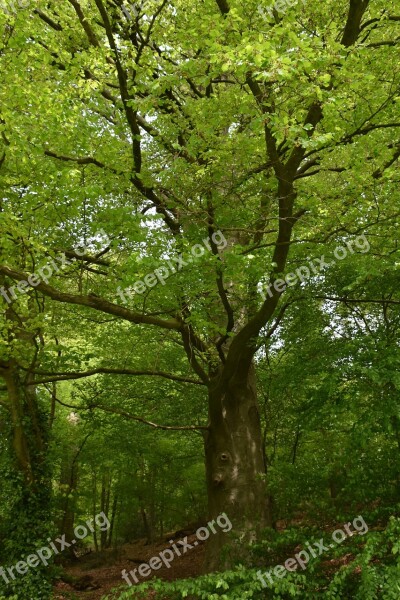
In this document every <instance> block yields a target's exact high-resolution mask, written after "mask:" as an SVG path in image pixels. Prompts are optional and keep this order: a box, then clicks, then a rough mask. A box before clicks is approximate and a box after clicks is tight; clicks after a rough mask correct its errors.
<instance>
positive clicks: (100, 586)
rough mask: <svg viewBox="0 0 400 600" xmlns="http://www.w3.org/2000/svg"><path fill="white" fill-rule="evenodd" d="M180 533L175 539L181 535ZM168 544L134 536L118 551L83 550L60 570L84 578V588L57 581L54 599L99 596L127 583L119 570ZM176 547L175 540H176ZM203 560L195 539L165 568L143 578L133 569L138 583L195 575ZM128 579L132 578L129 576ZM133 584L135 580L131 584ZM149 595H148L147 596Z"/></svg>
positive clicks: (136, 564)
mask: <svg viewBox="0 0 400 600" xmlns="http://www.w3.org/2000/svg"><path fill="white" fill-rule="evenodd" d="M183 537H184V536H182V537H181V538H178V539H183ZM194 541H196V536H195V535H190V536H188V542H189V543H191V544H193V542H194ZM168 547H169V544H168V540H163V541H161V542H156V543H154V544H151V545H146V542H145V540H138V541H137V542H135V543H133V544H127V545H124V546H122V547H121V548H120V549H119V550H118V551H115V550H109V551H106V552H102V553H99V554H96V553H93V554H87V555H86V556H83V557H81V558H80V559H79V560H78V561H77V562H75V563H71V564H68V565H66V566H65V568H64V571H65V573H67V575H70V576H72V577H73V578H74V580H75V579H81V578H82V580H83V578H85V579H84V580H83V586H82V587H85V585H87V589H86V590H84V591H78V590H77V589H76V587H79V585H78V586H77V584H76V583H75V584H74V586H73V585H71V584H69V583H65V582H64V581H59V582H57V583H56V585H55V586H54V596H53V598H54V600H78V599H79V600H80V599H85V600H100V599H101V598H102V597H103V596H104V595H105V594H107V593H109V592H110V590H112V589H113V588H116V587H118V586H125V589H128V584H127V583H126V582H125V581H124V580H123V579H122V575H121V571H122V570H123V569H126V570H127V571H128V572H129V571H132V570H134V569H137V568H138V567H139V565H140V564H141V563H148V561H149V560H150V559H151V558H152V557H153V556H157V555H158V554H159V553H160V552H162V551H163V550H165V549H167V548H168ZM178 547H179V544H178ZM203 561H204V543H202V542H198V545H197V546H196V547H194V548H192V549H191V550H189V549H188V550H187V552H186V553H185V554H182V556H180V557H178V556H175V558H174V560H173V562H172V563H171V567H170V568H169V569H167V567H165V566H164V565H163V566H162V568H161V569H158V570H157V571H153V572H152V574H151V576H150V577H148V578H146V579H144V578H141V577H140V575H138V574H137V573H136V574H137V578H138V580H139V582H140V583H142V582H143V581H149V580H150V579H152V578H159V579H163V580H165V581H173V580H175V579H185V578H188V577H198V576H199V575H200V574H201V570H202V565H203ZM131 581H132V582H133V579H132V577H131ZM133 585H135V584H133ZM151 597H152V595H149V599H150V598H151Z"/></svg>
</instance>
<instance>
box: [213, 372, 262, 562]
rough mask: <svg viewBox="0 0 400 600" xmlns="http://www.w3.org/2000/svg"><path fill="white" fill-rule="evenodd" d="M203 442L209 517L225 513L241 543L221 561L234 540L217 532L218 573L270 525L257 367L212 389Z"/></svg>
mask: <svg viewBox="0 0 400 600" xmlns="http://www.w3.org/2000/svg"><path fill="white" fill-rule="evenodd" d="M204 437H205V458H206V477H207V492H208V502H209V516H210V518H211V519H216V518H217V517H218V516H219V515H220V514H222V513H226V515H227V516H228V518H229V519H230V521H231V522H232V525H233V529H232V534H233V535H234V536H235V537H236V536H238V537H239V538H240V540H241V543H240V547H238V546H236V544H233V545H232V544H230V554H229V556H228V555H226V556H225V558H224V559H223V560H222V558H221V555H222V549H223V546H224V545H225V544H227V543H228V541H229V537H228V535H227V534H226V533H224V532H223V531H222V530H221V529H220V528H218V527H216V531H217V533H215V534H213V533H210V537H209V539H208V542H207V544H208V546H207V552H206V563H205V568H206V571H213V570H216V569H219V568H224V567H227V566H228V565H231V564H232V560H234V559H235V558H241V557H243V556H244V555H245V553H246V543H252V542H254V541H255V540H256V539H257V538H258V537H259V533H260V530H261V529H263V528H264V527H266V526H268V525H269V524H270V523H271V519H270V514H269V507H268V500H267V493H266V484H265V478H264V476H265V464H264V457H263V439H262V431H261V424H260V416H259V409H258V402H257V393H256V385H255V374H254V367H253V365H252V364H251V365H250V367H249V368H248V369H247V377H245V378H243V377H241V376H240V375H239V376H238V377H236V376H234V377H233V378H232V379H231V380H230V381H229V382H228V383H226V382H224V381H223V380H221V379H219V378H218V379H217V380H214V382H213V384H212V385H211V386H210V390H209V430H208V431H207V432H206V434H205V436H204ZM235 554H236V556H235Z"/></svg>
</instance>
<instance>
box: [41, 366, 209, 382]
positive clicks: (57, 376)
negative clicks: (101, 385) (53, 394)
mask: <svg viewBox="0 0 400 600" xmlns="http://www.w3.org/2000/svg"><path fill="white" fill-rule="evenodd" d="M34 374H35V375H46V377H44V378H43V379H38V380H36V381H34V385H39V384H43V383H49V382H51V381H68V380H70V379H82V378H84V377H92V376H93V375H97V374H102V375H130V376H135V377H138V376H145V377H164V378H165V379H170V380H171V381H179V382H183V383H192V384H195V385H204V383H203V382H202V381H199V380H198V379H191V378H189V377H182V376H181V375H174V374H173V373H165V372H164V371H150V370H143V371H136V370H133V369H112V368H107V367H99V368H97V369H90V370H89V371H81V372H79V371H75V372H69V373H68V372H66V373H51V372H49V371H34ZM47 376H48V377H47Z"/></svg>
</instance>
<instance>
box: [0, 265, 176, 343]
mask: <svg viewBox="0 0 400 600" xmlns="http://www.w3.org/2000/svg"><path fill="white" fill-rule="evenodd" d="M0 273H3V274H4V275H7V276H8V277H11V279H15V280H16V281H26V282H28V277H29V275H28V274H27V273H23V272H21V271H16V270H15V269H11V268H10V267H6V266H5V265H0ZM34 287H35V288H36V289H37V290H39V291H40V292H42V293H43V294H44V295H45V296H48V297H49V298H52V299H53V300H56V301H57V302H65V303H67V304H76V305H78V306H86V307H88V308H93V309H94V310H97V311H100V312H103V313H107V314H109V315H115V316H117V317H120V318H121V319H124V320H125V321H129V322H131V323H135V324H137V325H141V324H145V325H155V326H156V327H161V328H162V329H172V330H176V331H180V330H181V329H182V323H181V321H178V320H177V319H168V320H164V319H160V318H158V317H153V316H150V315H143V314H140V313H138V312H136V311H134V310H130V309H128V308H124V307H123V306H119V305H118V304H113V303H112V302H109V301H108V300H105V299H103V298H100V297H98V296H78V295H75V294H67V293H64V292H60V291H59V290H57V289H55V288H53V287H52V286H50V285H48V284H47V283H43V282H40V283H39V284H38V285H36V286H34Z"/></svg>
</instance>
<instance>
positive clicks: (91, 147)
mask: <svg viewBox="0 0 400 600" xmlns="http://www.w3.org/2000/svg"><path fill="white" fill-rule="evenodd" d="M94 4H95V6H94V5H93V4H92V3H90V2H86V1H82V2H78V1H77V0H69V1H66V0H65V1H63V2H61V3H60V2H58V3H57V5H56V4H55V3H53V2H49V3H48V5H47V8H46V10H41V9H36V10H35V11H34V13H35V18H34V19H29V20H27V21H26V22H22V19H20V20H19V21H18V17H17V23H18V26H19V27H18V29H16V31H18V34H14V35H15V37H14V38H12V40H13V44H14V46H13V49H14V52H13V53H11V58H10V63H9V65H8V70H7V73H8V77H11V73H13V71H12V68H13V66H14V65H15V67H16V72H17V73H18V77H22V76H24V78H25V79H24V96H23V97H22V96H21V95H20V96H19V97H18V98H17V101H16V100H15V99H13V104H10V102H9V103H8V105H7V108H6V109H5V110H4V112H5V113H6V115H5V116H4V118H3V119H4V123H5V128H6V132H7V133H6V136H7V137H6V139H7V140H8V139H9V138H11V136H12V135H13V132H12V127H11V123H12V120H13V117H14V118H15V114H14V113H15V109H14V106H16V107H17V110H18V111H19V112H21V114H22V124H21V125H20V129H22V130H23V135H22V138H21V140H20V141H19V146H18V152H19V153H20V156H21V157H25V160H26V157H29V159H30V160H34V161H35V163H36V164H37V166H38V169H37V173H36V177H35V181H36V183H35V184H34V185H32V184H30V192H32V190H33V189H34V187H35V185H36V187H39V181H40V177H39V175H41V174H42V173H43V177H45V179H46V184H45V191H44V192H42V193H43V195H44V196H45V195H46V194H47V190H46V186H49V187H50V188H51V187H53V181H54V179H55V178H56V179H57V180H58V183H59V188H58V191H57V201H56V202H57V203H58V205H59V206H62V198H63V195H64V201H66V207H67V208H66V210H65V213H63V214H62V215H60V216H57V217H56V223H57V226H62V225H65V224H66V223H68V225H69V226H70V230H71V232H72V233H71V235H70V236H64V240H63V241H66V242H67V243H70V242H71V240H72V241H73V242H75V243H81V242H82V239H83V238H82V231H83V230H84V229H85V231H86V232H87V231H90V232H91V234H92V235H93V234H94V233H95V227H94V225H95V223H96V221H97V223H100V224H103V223H106V224H107V225H104V227H105V228H106V230H107V233H108V235H109V237H110V238H111V239H113V243H112V244H111V248H110V250H109V255H108V258H109V264H108V265H107V266H105V268H106V272H107V273H108V274H109V277H110V275H112V276H113V277H114V278H115V279H114V281H115V280H117V281H118V283H119V285H120V288H119V292H118V291H117V290H116V289H115V288H116V287H117V286H114V283H113V280H112V279H108V282H107V281H106V280H105V279H104V272H103V273H101V272H100V269H99V268H95V269H93V265H95V266H96V265H97V267H99V265H100V263H99V261H100V260H101V256H100V253H99V252H97V253H89V256H88V257H87V261H86V262H85V260H81V261H77V262H76V264H77V265H81V266H82V265H83V270H84V277H79V268H78V267H76V269H75V271H74V270H73V269H71V271H70V276H71V277H70V279H69V281H72V282H74V289H73V291H70V289H68V287H67V286H66V285H65V281H63V279H62V277H61V276H55V279H54V282H53V281H52V282H51V283H48V282H45V281H43V280H42V281H41V282H40V283H38V284H36V285H35V288H36V290H37V292H39V293H40V294H43V295H44V296H46V297H47V298H50V299H52V300H54V301H56V302H60V303H67V304H68V305H73V306H75V307H82V309H81V310H82V312H80V311H79V310H77V315H81V314H85V315H86V314H87V309H90V310H91V311H97V312H100V313H105V314H107V315H111V316H113V317H116V318H117V319H120V320H123V321H125V322H126V323H130V324H133V325H135V326H136V327H137V329H138V330H139V331H142V330H143V328H146V327H147V328H156V333H154V336H155V338H154V339H157V340H159V342H160V343H161V340H162V339H163V337H164V336H168V339H171V340H173V342H174V343H178V344H180V346H181V350H182V352H183V353H184V354H185V355H186V359H187V362H188V365H189V366H190V369H191V371H192V374H189V373H184V374H183V375H182V374H181V373H179V372H178V373H165V372H164V371H162V372H159V371H158V370H157V369H155V368H154V367H151V368H149V366H148V365H149V364H151V363H153V364H154V362H157V361H154V360H151V359H149V357H148V356H146V359H147V360H144V363H145V366H144V368H143V369H133V368H132V369H121V368H120V367H114V366H111V367H108V365H104V364H101V365H100V366H99V368H100V370H101V369H102V370H103V372H104V369H107V368H110V369H114V372H116V371H118V370H119V372H123V371H124V372H125V373H126V374H127V375H130V376H135V374H136V375H143V374H144V372H145V373H146V374H148V375H152V376H161V377H164V378H165V377H166V378H168V377H169V378H176V377H177V376H178V377H181V378H183V379H185V380H186V381H190V382H191V383H192V384H195V385H201V386H203V387H204V391H205V392H206V393H207V395H208V415H209V421H208V424H207V425H198V426H194V427H197V429H199V430H201V431H203V432H204V446H205V459H206V471H207V490H208V499H209V514H210V517H216V516H217V515H218V514H219V513H221V512H227V513H228V514H229V516H230V518H231V519H232V521H233V523H234V527H235V531H236V532H237V533H238V534H239V535H241V534H243V535H244V536H245V537H246V539H250V540H252V539H255V538H256V537H257V532H258V531H259V530H260V529H262V527H263V526H265V525H266V524H268V523H270V522H271V517H270V514H269V508H268V502H267V495H266V492H265V483H264V480H263V476H264V475H265V464H264V455H263V440H262V432H261V426H260V418H259V408H258V401H257V391H256V379H255V371H256V367H257V361H256V357H257V352H258V350H259V343H260V339H259V336H260V334H262V335H264V336H265V335H267V337H268V335H272V334H273V333H274V331H275V330H276V328H277V327H278V325H279V323H280V322H281V320H282V319H283V318H284V314H285V311H286V310H287V308H288V303H287V302H285V301H284V300H281V297H282V296H283V295H287V291H286V289H287V287H288V285H287V284H286V283H285V281H284V280H283V279H282V277H283V276H284V275H287V274H288V272H289V271H290V269H291V268H292V269H293V268H294V267H297V266H298V265H299V264H301V261H302V260H304V259H305V258H306V257H307V253H311V254H313V256H318V254H317V252H318V249H319V246H320V245H321V244H324V242H325V241H326V240H332V241H335V240H336V241H337V242H348V241H349V240H351V239H352V237H354V236H356V235H359V234H360V233H362V232H365V231H369V232H372V231H380V227H381V223H382V222H383V221H384V220H386V222H387V221H390V220H392V219H394V218H395V211H394V210H393V201H392V200H391V199H390V195H391V194H394V193H395V191H394V187H393V185H392V175H391V172H392V170H393V166H394V165H395V163H396V161H397V159H398V157H399V156H400V149H399V142H397V141H394V135H395V132H396V129H397V128H398V126H399V125H400V123H398V122H397V120H396V103H397V101H398V84H399V81H398V74H397V63H396V59H395V49H396V44H397V41H396V35H397V33H396V32H397V28H398V22H399V20H400V19H399V17H398V16H397V15H396V14H395V13H394V3H393V2H392V3H389V5H388V4H387V3H383V2H375V3H372V2H369V0H350V1H349V2H348V3H347V2H346V3H344V2H343V3H337V2H335V3H333V2H330V3H328V4H326V3H325V4H324V5H323V6H322V5H320V4H319V3H316V2H312V3H310V4H309V5H308V6H307V7H304V8H302V9H301V14H300V11H299V10H298V7H296V6H291V7H289V6H288V7H287V11H286V12H283V13H282V12H281V13H277V14H275V13H274V22H269V20H268V19H267V20H265V17H264V16H263V14H260V12H259V11H258V10H257V6H256V2H250V3H246V5H245V6H242V5H239V4H237V3H235V4H233V3H232V4H229V3H228V2H227V1H226V0H217V2H216V3H214V2H211V0H209V1H207V2H193V3H192V4H191V5H190V6H191V7H192V8H193V9H194V13H193V14H192V13H191V12H190V11H188V10H187V6H186V4H184V3H182V2H180V1H177V2H175V3H174V5H169V4H168V3H167V2H166V1H163V2H158V3H156V2H153V1H150V0H149V1H148V2H147V3H145V4H144V5H142V6H140V7H138V6H137V5H131V4H129V5H124V4H123V3H122V2H117V1H116V2H110V3H107V4H106V3H104V2H103V0H95V3H94ZM343 23H344V24H343ZM16 50H18V52H16ZM21 56H22V58H21ZM33 56H34V58H33ZM38 82H40V83H41V84H43V87H42V88H41V89H40V92H39V96H38ZM33 115H34V116H35V119H36V122H35V123H34V124H33V125H32V123H31V122H30V121H29V118H32V116H33ZM60 122H61V124H62V131H63V133H64V136H63V138H62V139H60V137H59V127H60ZM28 123H29V127H28ZM28 132H29V133H28ZM372 144H373V145H374V146H375V147H376V148H377V151H375V150H371V147H372ZM32 148H33V149H32ZM7 152H9V150H8V148H5V154H4V156H5V157H6V158H5V164H6V163H7V160H8V158H7ZM25 168H26V167H24V169H25ZM63 186H65V189H66V191H65V192H63V190H62V187H63ZM30 201H32V200H30ZM376 203H377V204H378V209H377V210H375V207H376ZM88 208H89V209H90V219H88V218H87V212H86V211H87V209H88ZM119 211H121V212H120V213H119ZM40 214H41V216H40V217H37V220H38V222H39V221H40V219H43V218H44V214H43V212H42V213H40ZM43 223H44V221H43V220H42V222H41V228H42V229H43ZM57 226H54V225H53V228H52V231H51V233H50V234H49V235H47V244H46V245H47V248H46V249H47V251H53V250H52V249H53V248H54V244H53V245H52V242H53V241H54V239H57ZM39 229H40V227H39ZM219 232H222V237H221V233H219ZM294 232H296V237H294ZM58 235H59V234H58ZM225 240H226V241H227V244H225ZM223 241H224V243H222V242H223ZM145 243H147V248H145ZM201 244H203V250H204V246H205V247H206V249H207V250H206V251H204V252H202V256H201V257H200V254H199V258H198V261H197V262H194V261H192V262H189V261H184V262H183V257H182V258H179V256H180V255H181V254H184V255H185V256H186V254H185V253H188V254H189V252H190V251H191V249H192V248H194V247H196V248H198V245H201ZM194 245H196V246H194ZM64 249H65V247H64ZM38 250H39V249H38ZM132 250H133V251H134V252H135V255H134V256H133V257H131V256H130V253H131V252H132ZM68 251H69V252H71V250H70V249H68ZM157 256H158V260H157ZM72 258H75V259H76V258H77V257H76V254H75V257H72ZM163 258H164V260H165V261H170V262H169V263H168V264H169V268H168V275H170V277H169V278H168V279H169V280H168V282H166V280H165V278H164V281H163V280H162V272H161V273H158V274H159V278H158V283H157V282H155V280H154V278H153V279H151V280H150V279H147V280H146V279H145V274H146V273H147V274H149V273H150V274H151V273H152V272H153V271H154V269H156V268H159V262H160V261H162V259H163ZM191 258H192V259H193V254H192V256H191ZM171 260H172V261H173V260H175V263H174V267H175V268H174V269H173V268H172V263H171ZM6 263H8V264H6ZM184 263H187V264H184ZM103 266H104V265H103ZM182 266H183V268H182V269H181V267H182ZM24 267H25V271H24ZM29 268H30V270H31V271H32V270H33V265H32V262H30V263H29ZM27 270H29V269H28V268H27V266H25V265H24V264H22V261H21V260H20V258H14V257H13V256H7V257H6V261H5V262H4V263H3V264H2V265H1V267H0V272H1V273H2V275H3V276H4V277H5V278H7V281H9V280H10V279H11V280H15V281H23V280H26V279H27V272H26V271H27ZM81 273H82V271H81ZM164 273H165V271H164ZM142 278H143V279H144V281H146V282H149V283H146V285H145V284H143V287H140V286H139V288H136V290H138V289H139V292H137V293H136V294H135V295H133V296H132V295H129V294H125V295H124V293H122V295H121V289H122V290H123V289H125V288H126V287H129V286H131V285H133V284H135V283H137V280H138V279H140V280H141V281H142ZM55 280H57V282H58V285H57V286H56V285H55ZM292 280H293V279H292ZM260 281H263V284H264V286H265V289H266V291H267V293H265V294H264V298H265V299H264V300H262V297H261V295H260V294H259V292H260V289H259V282H260ZM297 281H298V285H299V287H300V288H301V282H299V277H297ZM164 283H166V285H165V286H164V285H163V284H164ZM140 290H141V291H140ZM121 300H122V303H121ZM125 300H126V305H127V306H126V305H125V304H124V302H125ZM152 335H153V334H152ZM153 358H154V357H153ZM146 363H147V364H146ZM32 372H33V373H34V374H35V373H36V375H37V376H38V375H39V369H37V368H36V367H33V368H32ZM193 374H194V375H193ZM52 375H53V378H54V377H57V376H58V377H63V376H64V375H62V374H60V375H57V373H56V372H54V371H53V372H52ZM82 375H84V374H82ZM69 376H70V377H71V378H72V377H75V376H76V377H77V376H79V374H77V373H74V372H71V373H70V374H69ZM223 542H224V539H223V538H222V537H220V536H218V535H214V536H212V537H211V538H210V544H209V551H208V561H207V562H208V567H209V568H215V567H216V566H217V565H218V564H219V557H220V549H221V545H222V543H223Z"/></svg>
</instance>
